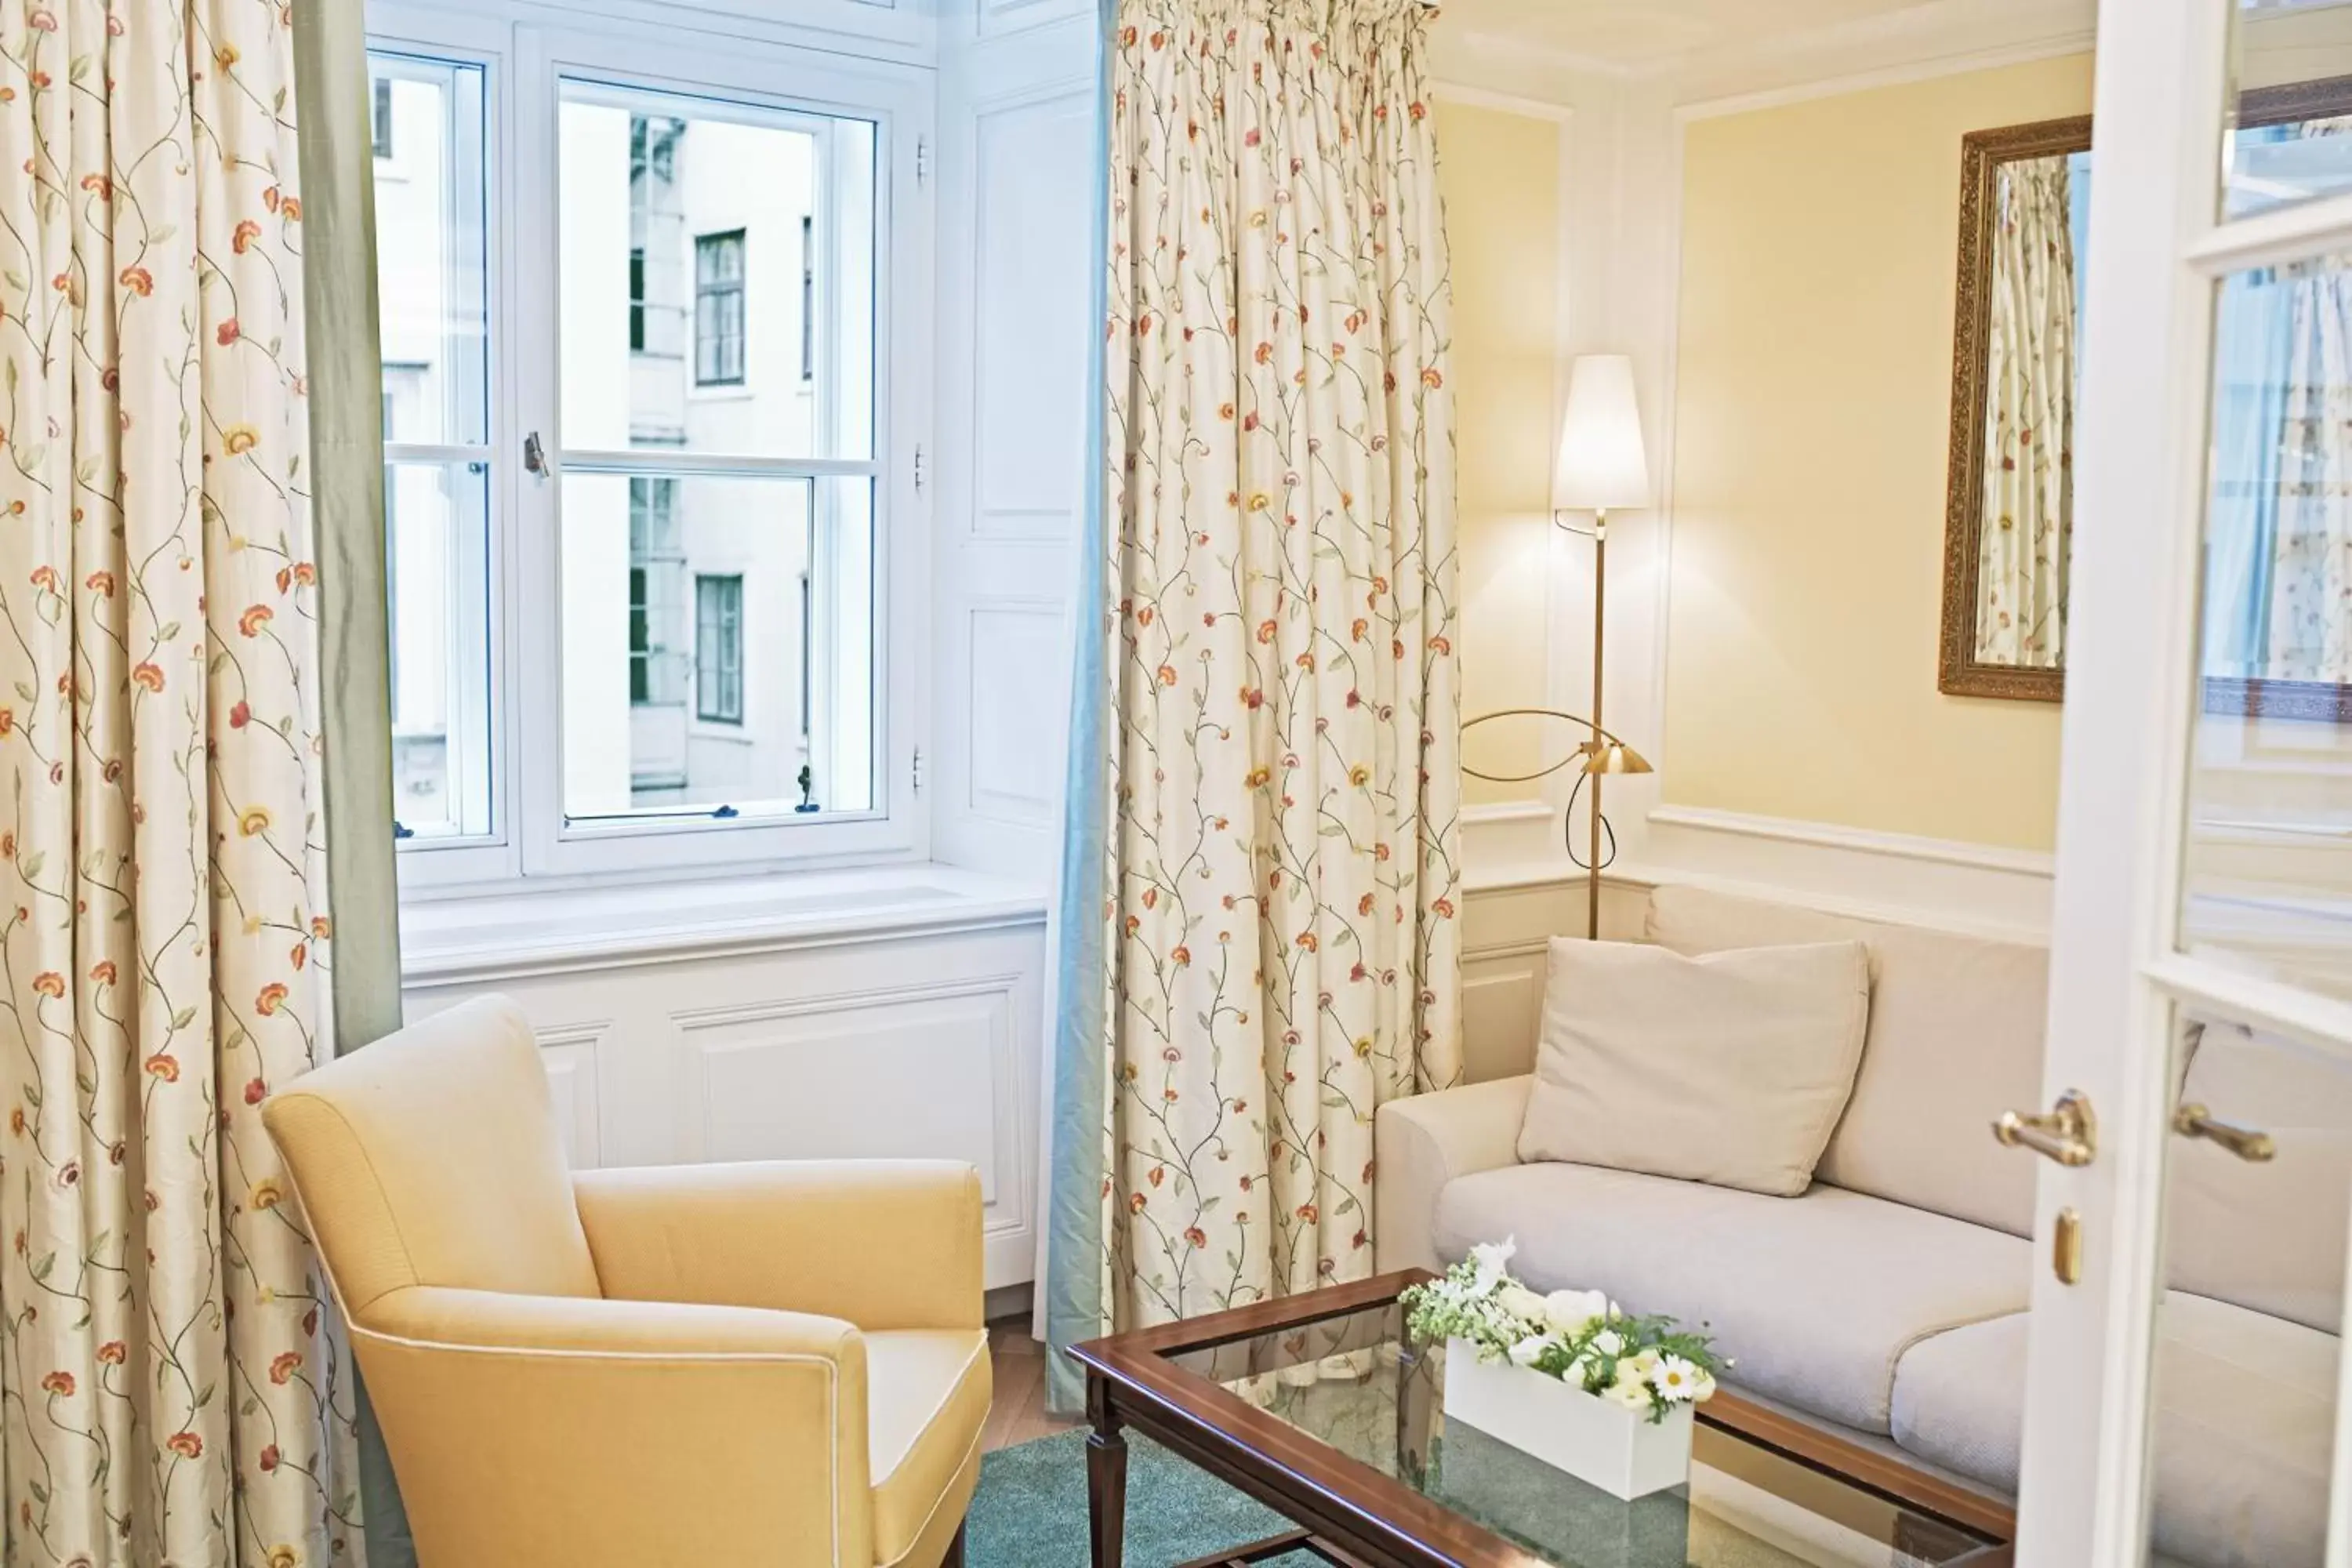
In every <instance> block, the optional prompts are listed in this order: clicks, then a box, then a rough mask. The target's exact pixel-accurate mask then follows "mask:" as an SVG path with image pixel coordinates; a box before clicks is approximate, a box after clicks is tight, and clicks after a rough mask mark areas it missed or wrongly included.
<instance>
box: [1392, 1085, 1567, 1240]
mask: <svg viewBox="0 0 2352 1568" xmlns="http://www.w3.org/2000/svg"><path fill="white" fill-rule="evenodd" d="M1534 1084H1535V1075H1534V1074H1532V1073H1522V1074H1520V1075H1519V1076H1518V1077H1517V1078H1498V1079H1492V1080H1490V1081H1488V1082H1486V1083H1474V1084H1469V1085H1466V1086H1465V1087H1464V1088H1461V1089H1445V1090H1444V1091H1442V1092H1440V1093H1437V1094H1422V1095H1415V1096H1413V1097H1412V1099H1410V1100H1391V1101H1389V1102H1388V1103H1387V1104H1386V1105H1383V1106H1381V1109H1380V1112H1379V1115H1378V1116H1377V1117H1376V1118H1375V1119H1374V1121H1373V1122H1372V1159H1373V1161H1374V1164H1373V1172H1372V1203H1373V1205H1374V1207H1373V1212H1374V1214H1375V1215H1377V1216H1378V1225H1377V1226H1376V1228H1375V1229H1374V1231H1373V1249H1374V1253H1375V1256H1376V1257H1377V1258H1378V1259H1379V1267H1380V1268H1381V1270H1382V1271H1383V1272H1386V1271H1387V1270H1390V1269H1393V1268H1430V1269H1439V1270H1442V1269H1444V1268H1445V1266H1446V1259H1444V1258H1440V1257H1439V1256H1438V1255H1437V1241H1436V1227H1437V1194H1439V1193H1441V1192H1443V1191H1444V1188H1445V1184H1446V1183H1448V1182H1450V1181H1452V1180H1454V1177H1456V1176H1467V1175H1470V1174H1472V1173H1475V1172H1478V1171H1493V1170H1499V1169H1500V1168H1502V1167H1503V1166H1505V1165H1514V1164H1517V1163H1518V1159H1519V1123H1520V1122H1522V1121H1525V1120H1526V1119H1527V1113H1528V1092H1529V1090H1530V1089H1532V1088H1533V1086H1534Z"/></svg>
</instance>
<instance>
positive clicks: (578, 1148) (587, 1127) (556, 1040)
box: [533, 1023, 612, 1170]
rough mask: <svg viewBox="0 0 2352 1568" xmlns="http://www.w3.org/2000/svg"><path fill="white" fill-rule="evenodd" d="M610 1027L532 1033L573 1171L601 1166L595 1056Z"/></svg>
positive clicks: (573, 1027) (578, 1026)
mask: <svg viewBox="0 0 2352 1568" xmlns="http://www.w3.org/2000/svg"><path fill="white" fill-rule="evenodd" d="M611 1027H612V1026H611V1025H610V1024H606V1023H594V1024H574V1025H571V1026H563V1027H557V1028H551V1029H538V1030H534V1031H533V1033H535V1034H536V1035H537V1036H538V1037H539V1049H540V1059H541V1061H543V1062H545V1063H546V1064H547V1087H548V1092H549V1093H551V1095H553V1096H554V1098H555V1124H556V1126H557V1127H558V1128H559V1129H560V1130H561V1131H562V1134H563V1152H564V1154H565V1156H566V1157H567V1158H569V1159H570V1160H571V1162H572V1165H573V1167H574V1168H576V1169H583V1170H586V1169H593V1168H594V1167H595V1166H598V1165H601V1164H603V1163H604V1131H603V1126H602V1122H601V1121H600V1120H599V1109H598V1108H599V1104H600V1102H601V1099H602V1097H601V1096H599V1095H598V1094H597V1092H596V1054H597V1047H599V1046H600V1045H602V1044H603V1042H604V1035H605V1033H606V1031H607V1030H609V1029H610V1028H611Z"/></svg>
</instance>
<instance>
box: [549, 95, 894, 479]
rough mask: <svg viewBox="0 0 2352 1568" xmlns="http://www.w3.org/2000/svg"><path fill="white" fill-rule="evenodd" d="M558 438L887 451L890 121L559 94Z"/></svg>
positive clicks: (863, 454)
mask: <svg viewBox="0 0 2352 1568" xmlns="http://www.w3.org/2000/svg"><path fill="white" fill-rule="evenodd" d="M560 129H561V135H562V143H561V148H560V158H561V161H562V173H561V182H562V185H561V191H560V193H559V212H560V225H559V244H558V249H557V255H558V257H559V258H560V259H559V268H560V270H561V273H562V279H561V282H560V285H559V292H560V295H561V311H560V314H561V321H562V342H561V352H562V374H563V392H562V412H563V444H564V446H565V447H567V448H570V449H572V450H582V451H619V450H624V449H630V448H636V449H655V450H676V451H687V452H693V453H698V454H710V455H716V456H733V457H762V458H849V459H859V458H870V457H872V456H873V454H874V322H875V283H876V279H875V265H876V252H875V217H876V208H875V203H876V179H875V175H876V170H875V155H876V127H875V125H874V122H873V121H866V120H852V119H840V118H835V117H832V116H827V115H819V114H805V113H798V112H791V113H787V112H782V111H779V110H769V109H760V108H752V107H749V106H744V105H738V104H730V103H722V102H717V101H714V100H709V99H700V98H678V97H671V96H667V95H663V94H655V93H647V92H642V91H638V90H635V89H625V88H616V87H609V86H605V85H604V84H602V83H593V82H584V81H578V80H571V81H566V82H565V83H564V84H563V101H562V118H561V121H560Z"/></svg>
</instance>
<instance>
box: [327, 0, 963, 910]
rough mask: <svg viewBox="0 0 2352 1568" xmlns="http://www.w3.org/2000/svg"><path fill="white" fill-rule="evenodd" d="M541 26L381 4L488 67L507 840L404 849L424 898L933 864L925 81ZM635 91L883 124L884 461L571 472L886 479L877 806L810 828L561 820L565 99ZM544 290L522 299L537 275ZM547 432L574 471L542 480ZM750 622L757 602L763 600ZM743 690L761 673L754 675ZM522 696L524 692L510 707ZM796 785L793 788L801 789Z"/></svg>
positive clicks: (409, 36)
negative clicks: (924, 468) (920, 784)
mask: <svg viewBox="0 0 2352 1568" xmlns="http://www.w3.org/2000/svg"><path fill="white" fill-rule="evenodd" d="M545 15H546V13H545V12H544V11H530V12H526V11H525V10H524V9H523V8H521V7H520V6H517V7H514V8H512V9H509V7H508V6H507V5H503V4H501V3H500V0H490V4H489V5H487V6H484V5H477V6H476V7H474V8H473V9H472V10H471V11H470V12H469V13H467V14H464V15H460V14H458V13H457V12H454V11H445V10H443V9H441V8H439V7H438V6H423V5H404V4H400V3H399V0H373V3H372V4H371V5H370V6H369V12H368V17H369V46H370V47H372V48H383V49H390V50H398V51H402V52H405V53H410V54H415V55H421V56H426V57H433V58H446V59H450V60H455V61H463V62H465V63H468V64H478V65H480V66H482V67H483V68H484V69H485V73H486V81H485V88H484V93H485V97H484V101H485V106H486V108H485V113H486V115H487V116H488V118H489V121H490V123H489V125H488V127H486V130H485V136H484V141H485V145H486V146H488V147H495V148H496V149H497V153H496V155H495V156H494V157H493V158H492V159H491V161H490V162H491V167H490V169H489V171H488V177H489V179H490V182H491V190H492V193H493V194H492V197H491V202H490V213H491V215H492V216H491V233H490V236H489V243H490V246H491V247H492V254H491V260H490V273H491V277H490V279H489V292H490V299H491V310H492V316H491V323H490V334H491V352H490V365H491V372H490V374H491V428H490V431H489V436H490V443H491V447H492V449H493V451H494V452H495V453H496V454H498V458H497V460H496V461H495V462H494V463H493V466H492V470H491V518H490V539H491V543H490V558H491V561H492V571H493V574H494V581H493V584H492V587H491V601H492V606H493V610H492V623H493V626H492V648H491V654H490V659H489V665H490V681H491V687H492V703H493V710H494V714H495V719H494V723H495V726H496V731H495V733H496V741H495V744H494V746H493V763H492V770H493V772H492V795H493V806H492V821H493V825H494V831H493V832H492V833H491V834H489V835H488V836H485V837H479V838H471V839H458V838H442V839H436V840H424V839H412V840H407V841H404V843H403V844H402V846H401V862H400V876H401V886H402V893H403V896H404V898H406V897H411V896H416V895H423V896H426V897H442V896H450V895H454V894H460V893H467V892H476V893H494V892H497V893H513V892H516V891H519V890H524V889H530V888H536V887H547V888H571V887H578V886H581V885H588V884H597V883H604V882H614V881H644V880H651V879H681V878H694V877H707V876H712V875H719V874H722V873H726V872H738V873H744V874H772V873H774V872H776V871H779V870H787V869H792V868H835V867H840V866H845V865H857V864H881V863H891V862H899V861H908V860H920V859H922V858H925V857H926V856H927V854H928V852H929V822H928V816H927V814H926V813H925V812H923V811H922V810H921V809H919V807H920V802H919V799H918V798H917V795H916V787H915V784H914V779H915V756H916V752H917V748H918V745H919V738H920V736H921V735H922V733H923V731H924V729H925V727H926V720H927V711H926V705H927V701H928V691H927V689H926V684H925V682H924V680H923V679H922V677H923V672H924V671H925V670H926V669H927V668H928V665H929V628H928V620H927V617H926V616H925V615H924V614H923V613H922V612H923V607H924V605H925V602H926V597H927V594H926V584H927V582H928V576H927V573H928V555H929V543H928V539H929V515H928V498H927V497H925V496H924V495H923V494H922V492H921V489H920V487H919V485H918V484H917V482H916V474H917V465H916V458H915V454H916V453H917V451H918V450H919V444H926V443H927V436H928V430H927V426H928V422H929V410H930V406H931V401H932V373H931V366H930V363H929V353H928V352H927V351H928V345H929V342H930V341H931V294H932V261H931V256H932V232H933V230H932V224H933V217H932V203H931V197H930V194H929V191H928V190H927V189H925V188H924V182H923V181H922V180H920V179H919V177H918V174H917V168H916V148H917V146H918V145H919V142H921V141H922V140H924V139H926V138H927V137H928V136H929V133H930V129H931V126H930V118H931V113H932V109H931V95H930V92H929V84H928V80H927V73H926V72H924V71H922V70H921V69H919V68H915V67H911V66H903V65H898V64H896V63H893V62H889V61H886V60H868V59H857V58H847V57H844V56H842V55H838V54H834V53H830V52H821V51H817V50H813V49H809V48H805V47H796V46H793V45H790V44H784V43H778V42H770V41H767V40H762V39H757V38H745V37H719V36H717V35H710V36H709V37H708V40H707V42H701V43H697V42H693V41H688V42H683V43H682V42H680V39H681V38H682V37H683V38H685V39H688V40H692V39H694V37H696V36H695V35H693V34H692V33H688V32H682V31H681V29H679V28H677V26H670V25H656V24H654V23H651V22H646V21H638V20H635V19H630V18H625V17H617V16H616V17H600V16H581V17H579V18H578V19H576V20H575V19H571V18H567V20H566V22H565V25H563V26H560V27H550V26H538V25H535V24H534V22H533V21H532V20H531V19H530V18H531V17H532V16H545ZM567 78H580V79H588V80H593V81H596V82H599V83H604V84H609V85H612V86H615V87H620V88H627V89H644V90H646V91H649V92H658V93H667V94H671V95H676V96H682V97H689V98H692V97H699V98H709V99H714V100H725V101H729V102H732V103H739V104H745V105H751V106H754V107H758V108H763V109H772V110H778V111H782V112H787V113H789V112H793V111H796V110H797V111H805V112H812V113H816V114H823V115H830V116H835V117H852V118H857V119H863V120H867V121H873V122H874V123H875V125H876V150H875V167H876V171H877V191H876V197H875V209H876V226H877V233H876V237H875V247H874V248H875V267H876V279H875V298H876V322H875V334H876V337H875V366H876V377H875V379H876V382H877V406H876V408H875V410H874V456H873V458H872V460H871V461H845V460H838V459H808V460H803V459H789V460H770V459H751V458H710V457H708V456H700V455H694V454H687V453H657V454H656V453H646V452H628V453H610V454H607V453H592V454H582V453H576V452H575V453H572V454H570V458H571V460H572V466H574V467H579V468H583V471H587V470H590V469H603V470H611V469H616V468H617V469H620V470H621V471H634V470H635V468H637V467H638V466H640V465H643V466H652V465H651V464H649V463H648V462H647V459H649V458H652V459H656V460H657V463H658V466H659V467H660V468H662V469H663V470H664V471H666V472H670V473H676V474H679V475H688V474H693V473H727V474H759V475H770V474H779V473H787V472H788V473H791V474H794V475H812V476H818V477H823V476H827V475H835V474H840V475H853V476H858V477H864V476H866V475H868V474H870V475H871V476H872V478H873V480H874V486H875V492H874V511H875V534H876V537H875V545H874V592H875V616H874V620H875V628H874V649H873V666H874V681H873V686H874V691H875V696H876V705H875V707H876V710H875V714H874V722H873V727H872V728H873V736H874V742H873V749H874V756H873V780H874V801H873V805H872V807H871V808H870V809H868V810H865V811H860V812H831V811H829V812H825V813H823V814H821V815H818V816H800V815H798V814H793V813H790V812H789V808H787V810H786V811H785V812H783V813H778V814H775V815H762V816H749V817H739V818H736V819H733V820H729V821H722V820H718V819H714V818H711V817H709V816H685V815H679V816H645V817H633V818H624V817H605V818H596V819H589V820H583V821H570V820H567V819H566V818H565V817H564V816H563V811H562V806H563V803H562V766H563V764H562V757H563V752H562V701H561V692H562V687H561V671H562V627H561V625H560V612H559V597H558V595H557V592H556V584H557V583H558V582H559V581H560V564H561V559H560V550H561V522H562V520H561V516H560V512H559V507H560V497H561V490H562V461H563V460H562V458H561V457H560V456H559V454H561V453H562V450H563V448H562V429H561V417H560V405H561V392H562V372H561V366H560V364H559V363H558V357H557V356H558V342H559V329H558V317H559V311H560V290H559V286H558V283H557V279H558V277H559V271H558V268H559V267H560V265H561V257H560V255H559V254H558V251H559V248H560V247H559V245H558V240H557V235H558V232H559V231H558V219H559V214H558V212H557V207H556V203H557V193H558V190H559V181H558V178H557V163H556V158H557V155H558V153H559V152H560V148H559V145H558V130H557V127H558V120H557V116H558V113H559V110H560V93H561V88H562V82H563V80H564V79H567ZM524 279H530V287H529V288H525V287H523V286H522V284H523V280H524ZM534 432H535V433H537V434H538V436H539V438H540V440H541V444H542V447H543V448H544V450H545V451H546V453H547V455H548V459H549V464H550V467H551V468H552V469H553V470H554V471H553V472H552V473H551V474H549V475H547V476H544V477H542V476H540V475H530V474H526V473H524V472H523V464H522V461H521V452H522V444H523V441H524V438H525V437H526V436H527V435H529V434H530V433H534ZM746 613H747V614H749V613H751V606H750V605H746ZM745 679H747V680H748V679H750V674H749V672H747V673H746V677H745ZM509 693H510V694H511V695H512V697H513V700H507V699H508V696H509ZM789 783H790V781H786V784H789Z"/></svg>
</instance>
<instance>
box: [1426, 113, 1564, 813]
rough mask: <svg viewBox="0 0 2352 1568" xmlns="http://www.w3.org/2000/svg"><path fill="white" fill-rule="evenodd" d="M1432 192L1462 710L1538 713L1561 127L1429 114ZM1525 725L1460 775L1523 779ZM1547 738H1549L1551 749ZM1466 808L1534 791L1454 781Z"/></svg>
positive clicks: (1475, 750)
mask: <svg viewBox="0 0 2352 1568" xmlns="http://www.w3.org/2000/svg"><path fill="white" fill-rule="evenodd" d="M1437 143H1438V178H1437V184H1438V190H1439V193H1440V194H1441V195H1443V196H1444V201H1445V226H1446V237H1447V240H1448V242H1449V245H1450V248H1451V252H1452V258H1453V269H1454V355H1453V365H1452V375H1453V382H1454V429H1455V432H1456V435H1455V444H1454V453H1455V458H1454V472H1455V475H1456V487H1457V489H1456V493H1457V495H1458V497H1459V514H1458V516H1459V521H1458V537H1459V541H1460V546H1461V552H1462V611H1463V613H1462V618H1461V625H1462V647H1461V656H1462V711H1463V713H1464V714H1465V716H1467V715H1471V714H1476V713H1483V712H1486V711H1487V710H1490V709H1494V708H1517V707H1534V706H1539V705H1541V704H1542V702H1543V700H1544V657H1545V647H1546V628H1545V625H1544V618H1545V610H1546V603H1545V601H1546V593H1547V589H1548V587H1549V581H1550V576H1549V573H1550V568H1549V564H1548V563H1549V559H1550V557H1549V553H1548V552H1549V550H1550V548H1551V544H1550V541H1549V537H1548V536H1547V533H1546V531H1547V530H1548V529H1549V527H1550V514H1549V507H1550V504H1551V444H1552V409H1553V389H1554V384H1555V382H1556V379H1557V375H1558V369H1559V362H1558V360H1557V358H1556V350H1557V345H1558V343H1559V321H1558V315H1559V274H1560V267H1561V257H1560V254H1559V125H1558V124H1557V123H1556V122H1554V121H1549V120H1539V119H1536V118H1534V117H1532V116H1528V115H1519V114H1511V113H1508V112H1506V111H1503V110H1492V109H1479V108H1473V107H1469V106H1466V105H1463V104H1454V103H1446V102H1444V101H1443V100H1441V101H1440V102H1439V104H1438V108H1437ZM1545 738H1546V737H1545V736H1543V735H1542V734H1541V733H1540V732H1539V731H1538V727H1537V726H1535V725H1531V724H1525V723H1522V724H1497V725H1493V726H1490V727H1488V728H1487V729H1485V730H1480V731H1475V732H1474V733H1473V734H1472V735H1471V737H1470V739H1469V741H1468V742H1467V745H1466V752H1467V754H1466V756H1465V761H1467V762H1470V763H1473V764H1474V765H1475V766H1477V767H1479V768H1481V769H1483V770H1485V771H1486V772H1488V773H1527V772H1529V771H1531V769H1532V768H1534V767H1536V766H1540V765H1541V763H1540V762H1538V760H1537V757H1538V746H1539V744H1540V743H1541V742H1542V741H1543V740H1544V739H1545ZM1554 738H1555V739H1556V737H1554ZM1464 784H1465V798H1466V799H1467V800H1468V801H1470V802H1472V803H1474V804H1476V803H1481V802H1493V801H1508V800H1533V799H1537V798H1539V795H1540V786H1538V785H1536V784H1487V783H1486V782H1484V781H1482V780H1478V779H1466V780H1465V781H1464Z"/></svg>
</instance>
